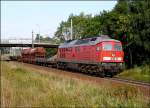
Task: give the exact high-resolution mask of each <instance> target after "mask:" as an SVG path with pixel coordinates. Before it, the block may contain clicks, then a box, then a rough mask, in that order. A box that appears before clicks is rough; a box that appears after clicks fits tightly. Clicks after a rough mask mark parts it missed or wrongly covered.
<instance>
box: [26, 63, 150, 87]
mask: <svg viewBox="0 0 150 108" xmlns="http://www.w3.org/2000/svg"><path fill="white" fill-rule="evenodd" d="M24 64H28V63H24ZM28 65H30V66H36V67H39V68H41V69H47V70H49V69H54V71H56V70H58V71H60V69H57V68H51V67H46V66H40V65H35V64H28ZM63 72H64V73H65V72H67V74H69V73H68V72H70V74H72V73H73V75H75V74H77V75H78V76H81V77H92V79H98V80H104V81H105V80H109V81H113V82H115V83H126V84H131V85H136V86H140V87H148V88H150V83H148V82H144V81H137V80H131V79H125V78H119V77H113V78H110V77H105V78H101V77H98V76H94V75H89V74H86V75H85V74H81V73H79V72H75V71H71V70H62V71H61V73H63ZM71 76H72V75H71Z"/></svg>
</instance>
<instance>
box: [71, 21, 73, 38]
mask: <svg viewBox="0 0 150 108" xmlns="http://www.w3.org/2000/svg"><path fill="white" fill-rule="evenodd" d="M72 39H73V37H72V19H71V40H72Z"/></svg>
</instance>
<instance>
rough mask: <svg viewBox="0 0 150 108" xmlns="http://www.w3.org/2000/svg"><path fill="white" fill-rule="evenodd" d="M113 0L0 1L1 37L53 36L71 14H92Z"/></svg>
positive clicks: (112, 3) (107, 8)
mask: <svg viewBox="0 0 150 108" xmlns="http://www.w3.org/2000/svg"><path fill="white" fill-rule="evenodd" d="M116 3H117V1H1V38H2V39H14V38H17V39H21V38H30V39H31V37H32V30H33V31H34V33H35V34H36V33H40V34H41V35H47V36H49V37H53V36H54V33H55V32H56V30H57V27H58V26H59V24H60V23H61V21H66V20H67V19H68V17H69V15H70V14H71V13H73V14H74V15H79V14H80V13H81V12H84V13H85V14H92V16H93V15H96V14H99V13H100V12H101V11H103V10H107V11H111V10H112V9H113V7H114V6H115V5H116Z"/></svg>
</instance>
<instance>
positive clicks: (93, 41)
mask: <svg viewBox="0 0 150 108" xmlns="http://www.w3.org/2000/svg"><path fill="white" fill-rule="evenodd" d="M102 41H115V42H120V41H118V40H115V39H111V38H110V37H108V36H107V35H101V36H99V37H93V38H86V39H78V40H72V41H66V42H64V43H62V44H60V46H59V48H66V47H72V46H85V45H96V44H97V43H100V42H102Z"/></svg>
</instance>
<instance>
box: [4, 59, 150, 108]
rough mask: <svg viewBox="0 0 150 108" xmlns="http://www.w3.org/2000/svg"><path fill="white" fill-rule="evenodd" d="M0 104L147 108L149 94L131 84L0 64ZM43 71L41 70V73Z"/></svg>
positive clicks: (14, 105)
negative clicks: (102, 82) (96, 82)
mask: <svg viewBox="0 0 150 108" xmlns="http://www.w3.org/2000/svg"><path fill="white" fill-rule="evenodd" d="M1 67H2V69H1V81H2V83H1V106H2V107H21V106H22V107H132V108H133V107H139V108H142V107H148V106H149V104H150V103H149V97H145V96H143V95H142V94H141V92H140V91H138V90H137V89H135V88H134V87H130V86H124V87H123V86H120V87H112V86H111V84H106V85H107V86H106V85H102V86H96V85H93V84H92V83H91V82H88V81H87V82H85V81H83V80H80V79H72V78H70V77H67V76H61V75H60V76H59V75H56V74H54V73H48V74H45V73H46V72H43V71H44V70H38V69H35V68H31V67H28V68H27V67H26V66H23V64H21V63H20V64H18V63H13V62H2V64H1ZM42 72H43V73H42Z"/></svg>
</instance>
